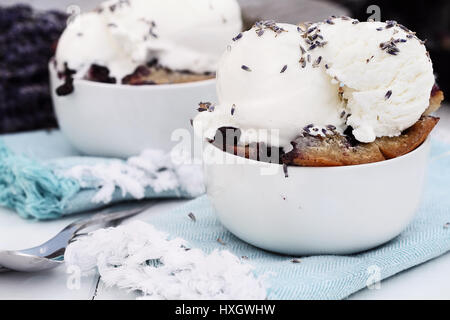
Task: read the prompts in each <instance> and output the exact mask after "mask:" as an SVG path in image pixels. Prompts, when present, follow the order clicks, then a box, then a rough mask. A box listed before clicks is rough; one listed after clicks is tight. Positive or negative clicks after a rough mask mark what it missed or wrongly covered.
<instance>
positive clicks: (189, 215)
mask: <svg viewBox="0 0 450 320" xmlns="http://www.w3.org/2000/svg"><path fill="white" fill-rule="evenodd" d="M188 217H189V218H191V220H192V221H194V222H197V218H196V217H195V215H194V214H193V213H192V212H191V213H189V214H188Z"/></svg>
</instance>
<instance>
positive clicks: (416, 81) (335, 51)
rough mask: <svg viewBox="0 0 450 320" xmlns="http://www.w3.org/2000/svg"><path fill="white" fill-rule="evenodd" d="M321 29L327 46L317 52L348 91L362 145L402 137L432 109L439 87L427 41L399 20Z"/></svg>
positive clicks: (336, 22)
mask: <svg viewBox="0 0 450 320" xmlns="http://www.w3.org/2000/svg"><path fill="white" fill-rule="evenodd" d="M332 23H333V24H328V23H324V24H321V25H319V26H318V27H319V28H320V30H321V35H322V36H323V37H324V39H325V41H328V44H327V45H326V46H324V47H323V48H318V49H317V51H315V55H321V56H322V57H323V60H324V61H325V62H326V63H329V69H327V70H326V72H327V74H328V75H329V76H330V77H331V78H333V79H335V80H336V81H338V82H339V83H341V84H342V85H343V86H344V87H343V88H344V98H345V99H348V104H347V108H346V109H347V113H348V114H350V115H351V116H350V117H349V118H348V120H347V124H348V125H350V126H352V127H353V129H354V130H353V134H354V136H355V137H356V139H357V140H359V141H361V142H373V141H374V140H375V139H376V138H377V137H383V136H388V137H392V136H398V135H400V134H401V132H402V131H403V130H405V129H407V128H409V127H411V126H412V125H413V124H414V123H415V122H417V120H418V119H419V118H420V116H421V115H422V114H423V113H424V111H425V110H426V109H427V107H428V105H429V99H430V93H431V90H432V87H433V85H434V83H435V78H434V75H433V66H432V63H431V60H430V59H429V57H428V56H427V51H426V48H425V46H424V45H423V43H422V42H421V41H420V40H419V39H418V38H416V37H415V36H414V35H413V33H411V32H409V31H408V30H407V29H406V28H404V27H402V26H399V25H397V24H396V23H395V22H388V23H387V24H386V23H381V22H361V23H353V21H351V20H342V19H333V21H332Z"/></svg>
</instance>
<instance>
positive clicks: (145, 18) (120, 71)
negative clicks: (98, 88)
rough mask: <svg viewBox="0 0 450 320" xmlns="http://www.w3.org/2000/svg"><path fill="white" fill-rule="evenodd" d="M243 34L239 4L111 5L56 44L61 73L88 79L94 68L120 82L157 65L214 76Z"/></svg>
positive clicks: (126, 0)
mask: <svg viewBox="0 0 450 320" xmlns="http://www.w3.org/2000/svg"><path fill="white" fill-rule="evenodd" d="M241 29H242V19H241V11H240V8H239V5H238V3H237V1H236V0H227V1H223V0H183V1H179V0H120V1H117V0H112V1H106V2H104V3H102V4H101V5H100V7H99V9H98V10H96V11H95V12H89V13H85V14H81V15H79V16H78V17H76V18H75V19H74V21H72V22H71V23H70V24H69V25H68V27H67V29H66V30H65V32H64V33H63V35H62V36H61V39H60V41H59V43H58V48H57V52H56V61H57V66H58V70H60V71H62V70H64V68H65V66H66V65H67V67H68V68H69V69H72V70H75V71H76V72H77V73H76V75H75V77H84V76H85V74H86V71H87V70H88V69H89V67H90V66H91V65H92V64H97V65H100V66H103V67H107V68H108V69H109V70H110V76H112V77H114V78H116V79H118V81H119V82H120V80H121V79H123V78H124V77H125V76H126V75H129V74H131V73H133V72H134V70H135V69H136V67H138V66H139V65H144V64H146V63H147V62H149V61H152V60H154V59H156V60H157V61H158V63H159V64H160V65H161V66H163V67H166V68H168V69H170V70H174V71H184V70H188V71H191V72H194V73H204V72H215V70H216V64H217V61H218V60H219V58H220V56H221V54H222V52H223V50H224V49H225V47H226V44H227V43H228V42H229V40H230V39H231V38H232V37H233V36H234V35H235V34H236V33H238V32H239V31H240V30H241Z"/></svg>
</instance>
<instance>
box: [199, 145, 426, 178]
mask: <svg viewBox="0 0 450 320" xmlns="http://www.w3.org/2000/svg"><path fill="white" fill-rule="evenodd" d="M430 143H431V138H430V136H428V137H427V139H426V140H425V141H424V142H423V143H422V144H421V145H420V146H418V147H417V148H416V149H414V150H413V151H411V152H408V153H407V154H404V155H402V156H399V157H396V158H393V159H388V160H383V161H378V162H372V163H365V164H356V165H348V166H334V167H301V166H292V165H290V166H288V168H289V170H327V171H335V170H341V171H343V170H352V169H355V168H358V169H364V168H371V167H381V166H387V165H390V164H394V163H396V162H399V161H403V160H407V159H408V158H411V157H413V156H415V155H416V154H417V153H419V152H420V151H423V149H425V148H427V147H428V146H429V145H430ZM207 144H208V145H210V146H212V147H213V148H215V149H217V151H219V152H221V153H222V154H225V155H227V156H231V157H233V158H239V159H245V161H246V163H245V164H246V165H247V164H251V165H260V166H261V165H269V166H277V167H279V168H280V169H282V167H283V165H282V164H277V163H268V162H262V161H257V160H253V159H248V158H242V157H239V156H237V155H234V154H231V153H229V152H226V151H223V150H221V149H220V148H218V147H216V146H214V145H213V144H212V143H210V142H207ZM205 152H206V148H205V151H204V154H205ZM241 161H242V160H241ZM213 164H214V163H212V164H211V163H208V162H206V163H205V165H206V166H210V165H213ZM237 164H243V163H242V162H241V163H237Z"/></svg>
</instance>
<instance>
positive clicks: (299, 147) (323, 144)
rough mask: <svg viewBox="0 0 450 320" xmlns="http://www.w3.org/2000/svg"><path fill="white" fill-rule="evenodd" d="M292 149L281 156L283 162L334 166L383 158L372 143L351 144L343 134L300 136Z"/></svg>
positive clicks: (309, 165)
mask: <svg viewBox="0 0 450 320" xmlns="http://www.w3.org/2000/svg"><path fill="white" fill-rule="evenodd" d="M292 145H293V147H294V149H293V150H292V151H291V152H289V153H287V154H286V155H284V156H283V163H285V164H287V165H295V166H302V167H335V166H348V165H356V164H362V163H371V162H378V161H383V160H385V158H384V156H383V154H382V153H381V152H380V150H379V149H378V147H377V146H376V145H374V144H357V145H354V146H353V145H351V143H350V142H349V141H348V140H347V138H346V137H345V136H342V135H339V134H334V135H327V136H326V137H323V136H301V137H298V138H297V139H296V140H295V141H294V142H293V143H292Z"/></svg>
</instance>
